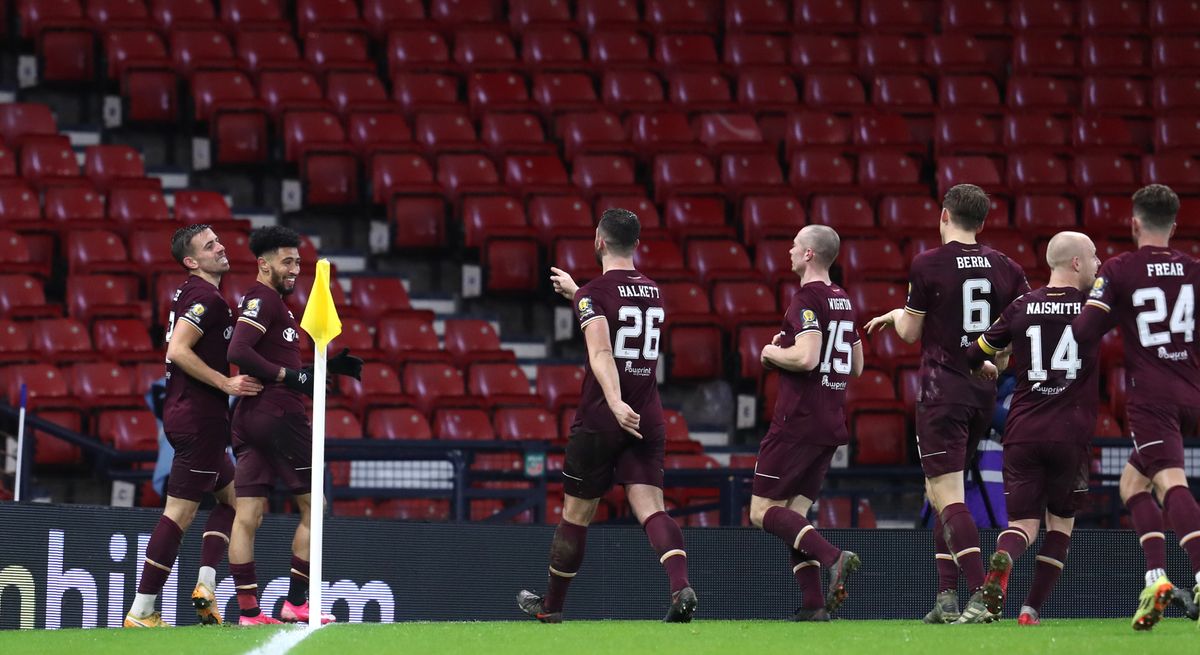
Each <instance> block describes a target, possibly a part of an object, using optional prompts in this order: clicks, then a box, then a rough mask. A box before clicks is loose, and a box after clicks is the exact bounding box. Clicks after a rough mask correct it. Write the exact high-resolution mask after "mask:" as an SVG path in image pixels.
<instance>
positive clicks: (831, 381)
mask: <svg viewBox="0 0 1200 655" xmlns="http://www.w3.org/2000/svg"><path fill="white" fill-rule="evenodd" d="M856 324H857V316H856V315H855V312H854V307H853V306H852V305H851V304H850V298H849V296H847V295H846V292H845V290H843V289H842V288H841V287H839V286H837V285H836V284H826V283H824V282H809V283H808V284H806V285H804V286H803V287H800V290H799V291H797V292H796V295H795V296H793V297H792V302H791V304H790V305H789V306H788V309H787V312H786V313H785V314H784V317H783V327H782V328H781V332H782V334H781V336H780V338H779V346H780V347H781V348H791V347H792V346H793V345H795V343H796V339H798V338H799V337H800V335H802V334H807V333H813V334H817V335H819V336H820V337H821V347H820V351H819V353H820V358H821V359H820V363H819V364H818V365H817V367H816V368H814V369H813V370H811V371H804V372H797V371H780V373H779V395H778V397H777V398H776V400H775V413H774V415H773V416H772V417H771V427H770V429H769V430H768V431H767V436H766V438H768V439H786V440H794V441H803V442H804V443H808V444H813V445H818V446H841V445H843V444H847V443H850V435H849V432H848V431H847V430H846V412H845V406H846V387H847V386H848V385H849V384H851V382H850V373H851V370H852V367H853V353H854V346H855V345H856V344H858V343H859V342H860V339H859V336H858V330H857V329H856V328H855V325H856Z"/></svg>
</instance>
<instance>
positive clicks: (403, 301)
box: [350, 277, 412, 320]
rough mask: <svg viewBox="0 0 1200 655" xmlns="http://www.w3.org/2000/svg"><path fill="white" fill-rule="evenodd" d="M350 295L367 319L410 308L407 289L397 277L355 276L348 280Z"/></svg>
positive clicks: (355, 305)
mask: <svg viewBox="0 0 1200 655" xmlns="http://www.w3.org/2000/svg"><path fill="white" fill-rule="evenodd" d="M350 297H351V302H352V303H353V304H354V307H355V308H356V309H357V310H358V311H359V313H361V314H362V315H363V318H364V319H367V320H374V319H378V318H380V317H382V316H384V315H385V314H390V313H393V312H401V313H403V312H407V311H408V310H410V309H412V304H411V303H410V302H409V299H408V290H407V289H406V288H405V287H404V282H403V281H402V280H401V279H400V278H398V277H355V278H353V279H352V280H351V281H350Z"/></svg>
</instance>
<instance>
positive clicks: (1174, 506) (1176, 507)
mask: <svg viewBox="0 0 1200 655" xmlns="http://www.w3.org/2000/svg"><path fill="white" fill-rule="evenodd" d="M1130 500H1132V499H1130ZM1163 510H1165V512H1166V514H1167V516H1168V517H1170V519H1171V527H1173V528H1174V529H1175V534H1176V535H1177V536H1178V537H1179V545H1180V546H1182V547H1183V549H1184V550H1185V551H1187V554H1188V559H1189V560H1191V563H1192V573H1193V574H1195V573H1200V505H1197V504H1196V499H1195V497H1193V496H1192V492H1191V491H1190V490H1189V489H1188V488H1187V487H1183V486H1179V487H1171V488H1170V489H1168V490H1167V495H1166V496H1164V497H1163Z"/></svg>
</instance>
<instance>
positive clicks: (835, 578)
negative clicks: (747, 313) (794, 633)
mask: <svg viewBox="0 0 1200 655" xmlns="http://www.w3.org/2000/svg"><path fill="white" fill-rule="evenodd" d="M840 247H841V239H839V238H838V234H837V232H835V231H834V230H833V228H830V227H827V226H824V225H809V226H807V227H805V228H804V229H802V230H800V232H799V233H797V234H796V238H795V239H794V240H793V241H792V249H791V253H790V254H791V256H792V272H793V273H795V274H796V275H798V276H800V290H799V291H797V292H796V295H795V296H794V297H793V298H792V303H791V305H790V306H789V307H788V310H787V313H786V314H785V315H784V318H783V329H782V330H780V332H779V334H777V335H775V338H774V339H773V340H772V341H771V343H769V344H767V345H766V346H763V350H762V364H763V367H764V368H767V369H777V370H778V371H779V372H780V378H779V398H778V400H776V402H775V415H774V416H773V417H772V418H771V427H770V429H769V430H768V431H767V436H766V437H764V438H763V440H762V443H761V444H760V445H759V449H758V462H757V463H755V466H754V495H753V496H752V497H751V499H750V522H751V523H753V524H754V525H755V526H757V527H760V528H762V529H763V530H765V531H766V532H769V533H771V534H773V535H775V536H776V537H779V539H780V540H782V541H783V542H784V543H785V544H787V546H788V550H789V551H790V552H791V561H792V575H793V576H795V578H796V583H797V584H798V585H799V586H800V589H801V592H802V594H803V600H802V605H801V607H800V609H798V610H796V613H795V615H794V616H793V617H792V618H793V620H795V621H828V620H829V618H830V615H831V614H832V613H833V612H834V611H836V610H837V608H838V607H839V606H840V605H841V604H842V601H844V600H845V598H846V578H847V576H848V575H849V574H851V573H853V572H854V571H856V570H858V567H859V559H858V555H855V554H854V553H852V552H850V551H848V550H841V549H839V548H838V547H836V546H833V545H831V544H830V543H829V542H828V541H826V540H825V538H824V537H822V536H821V535H820V534H819V533H818V532H817V530H816V528H814V527H813V525H812V524H811V523H809V522H808V519H807V518H806V516H807V515H808V510H809V508H811V507H812V504H813V501H814V500H816V498H817V495H818V494H819V493H820V492H821V483H822V482H824V481H825V473H826V472H828V471H829V463H830V461H832V460H833V455H834V453H835V452H837V449H838V446H842V445H845V444H848V443H850V434H849V432H847V430H846V412H845V405H846V386H847V385H848V384H849V380H850V378H851V377H858V376H860V375H862V370H863V351H862V343H861V341H860V339H859V337H858V330H857V329H856V328H855V324H856V321H857V319H856V316H855V314H854V308H853V307H852V306H851V304H850V298H849V297H848V296H847V295H846V292H845V291H844V290H843V289H842V288H841V287H839V286H838V285H836V284H834V283H833V282H831V281H830V279H829V267H830V266H832V265H833V260H834V259H836V258H837V255H838V250H839V249H840ZM822 566H824V567H826V568H828V569H829V593H828V595H825V596H823V595H822V594H821V576H820V573H819V571H820V567H822Z"/></svg>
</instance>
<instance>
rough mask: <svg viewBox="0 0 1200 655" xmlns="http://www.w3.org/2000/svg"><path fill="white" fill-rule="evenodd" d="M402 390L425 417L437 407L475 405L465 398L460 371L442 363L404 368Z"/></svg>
mask: <svg viewBox="0 0 1200 655" xmlns="http://www.w3.org/2000/svg"><path fill="white" fill-rule="evenodd" d="M404 390H405V392H407V393H408V394H409V395H411V396H413V397H414V398H415V400H416V405H417V407H418V408H420V410H421V411H422V412H423V413H424V414H425V415H427V416H428V415H429V414H430V413H432V411H433V409H434V407H435V406H438V405H447V404H448V405H461V404H463V403H467V404H469V405H473V404H476V403H475V402H471V399H470V398H469V397H468V396H466V387H465V385H464V382H463V374H462V371H460V370H458V369H456V368H454V367H452V366H449V365H447V364H442V363H413V364H409V365H407V366H405V367H404ZM485 416H486V415H485Z"/></svg>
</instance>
